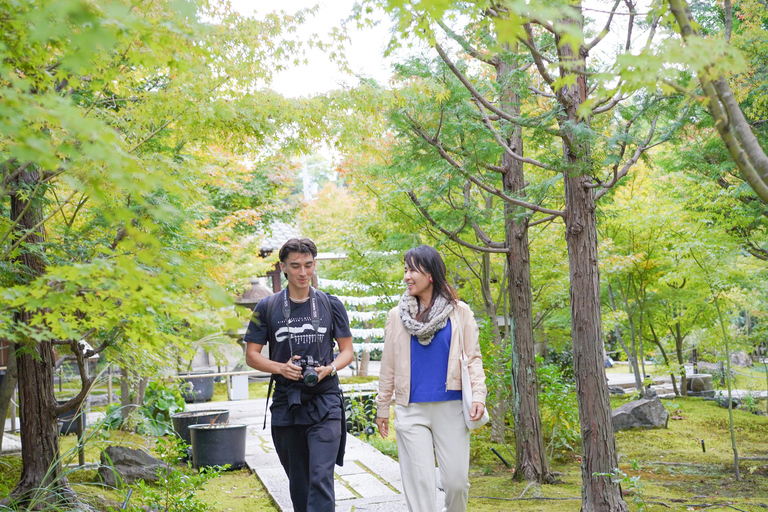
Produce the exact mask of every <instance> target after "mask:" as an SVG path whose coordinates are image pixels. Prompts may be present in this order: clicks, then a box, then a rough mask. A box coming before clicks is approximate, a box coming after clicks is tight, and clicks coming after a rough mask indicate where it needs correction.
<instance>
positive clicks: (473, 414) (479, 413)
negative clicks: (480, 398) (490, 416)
mask: <svg viewBox="0 0 768 512" xmlns="http://www.w3.org/2000/svg"><path fill="white" fill-rule="evenodd" d="M484 412H485V406H484V405H483V404H481V403H480V402H472V408H471V409H470V410H469V419H471V420H472V421H477V420H479V419H480V418H482V417H483V413H484Z"/></svg>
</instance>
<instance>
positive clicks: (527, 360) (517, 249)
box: [497, 58, 555, 483]
mask: <svg viewBox="0 0 768 512" xmlns="http://www.w3.org/2000/svg"><path fill="white" fill-rule="evenodd" d="M500 61H501V63H500V64H499V67H498V75H497V79H498V80H499V81H500V82H501V86H502V94H501V107H502V109H503V110H505V111H506V112H509V113H510V114H512V115H513V116H517V115H519V114H520V99H519V98H518V96H517V94H516V92H515V89H514V85H515V84H514V83H512V80H513V78H512V76H513V73H514V71H515V70H516V69H517V61H516V59H514V58H510V59H500ZM505 128H506V130H505V131H506V133H507V137H508V138H507V145H508V146H509V147H510V148H512V149H513V150H514V151H515V152H516V153H517V154H518V155H520V156H522V155H523V136H522V129H521V128H520V127H519V126H507V127H505ZM502 167H503V168H504V169H506V172H505V173H504V177H503V182H504V191H505V192H506V193H507V194H509V195H511V196H516V197H525V176H524V171H523V164H522V162H520V161H519V160H516V159H514V158H512V157H511V156H510V155H509V154H507V153H506V152H505V153H504V156H503V157H502ZM524 213H525V212H523V211H520V208H516V207H515V206H514V205H511V204H509V203H505V205H504V219H505V221H504V222H505V226H504V228H505V239H506V240H505V241H506V245H507V248H508V249H509V253H507V272H508V273H509V274H508V277H507V282H508V283H509V304H510V314H511V316H512V322H513V325H512V337H511V338H512V339H511V344H512V415H513V417H514V423H515V453H516V464H515V479H516V480H531V481H536V482H545V483H552V482H554V481H555V478H554V476H553V475H552V474H551V473H550V470H549V461H548V460H547V455H546V453H547V452H546V450H545V448H544V439H543V436H542V428H541V415H540V414H539V385H538V382H537V379H536V359H535V351H534V340H533V295H532V292H531V267H530V255H529V252H528V216H527V215H525V214H524Z"/></svg>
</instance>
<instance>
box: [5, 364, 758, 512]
mask: <svg viewBox="0 0 768 512" xmlns="http://www.w3.org/2000/svg"><path fill="white" fill-rule="evenodd" d="M742 370H744V369H743V368H740V369H739V371H742ZM747 371H749V372H754V373H755V374H756V377H757V378H762V379H764V378H765V374H763V373H760V372H759V371H756V370H755V369H747ZM368 380H370V379H368ZM344 381H345V382H346V383H349V382H365V381H367V380H360V379H359V378H349V379H344ZM761 382H764V380H763V381H761ZM217 389H218V390H219V396H222V395H223V396H224V397H226V390H225V389H224V386H223V384H221V385H217ZM249 389H250V393H251V398H254V397H256V396H259V395H263V396H266V383H252V384H250V386H249ZM214 400H216V399H215V398H214ZM628 400H630V398H629V397H625V396H619V397H612V398H611V405H612V407H614V408H616V407H618V406H619V405H622V404H624V403H626V402H627V401H628ZM662 403H663V404H664V405H665V406H666V407H667V409H668V410H669V412H670V414H671V416H672V417H675V418H677V419H670V421H669V425H668V428H667V429H659V430H637V431H628V432H618V433H617V434H616V443H617V448H618V453H619V468H620V469H621V471H623V472H624V473H626V475H627V480H625V481H624V483H623V484H622V489H623V491H624V492H625V493H628V495H627V496H626V497H625V499H626V501H627V503H628V504H629V507H630V510H631V511H632V512H636V511H638V510H639V507H640V506H641V505H644V506H645V508H644V510H647V511H662V510H664V511H667V510H679V511H687V510H695V509H701V508H706V509H707V510H711V511H725V510H734V508H733V507H735V508H736V509H737V510H742V511H758V510H760V511H764V510H766V509H767V508H768V461H765V460H762V461H742V463H741V464H740V468H741V472H742V480H741V481H736V480H735V478H734V475H733V452H732V450H731V441H730V434H729V431H728V410H727V409H725V408H722V407H720V406H718V405H717V404H715V403H714V402H711V401H704V400H702V399H700V398H677V399H674V400H664V401H663V402H662ZM761 408H762V409H763V410H764V409H765V403H763V404H761ZM734 421H735V426H736V439H737V443H738V449H739V453H740V455H742V456H766V455H768V417H765V416H756V415H753V414H750V413H748V412H746V411H743V410H735V411H734ZM509 432H510V433H509V435H508V438H507V440H506V444H496V443H491V441H490V428H489V427H485V428H483V429H481V430H480V431H476V432H475V433H473V436H472V445H471V454H472V466H471V470H470V482H471V484H472V487H471V489H470V502H469V508H468V510H471V511H472V512H491V511H507V510H515V511H523V512H528V511H530V512H533V511H537V512H561V511H562V512H570V511H573V512H577V511H578V510H580V508H581V501H580V500H581V469H580V464H579V454H578V453H577V454H569V453H564V454H560V455H561V458H562V460H560V461H555V462H553V463H552V469H553V470H554V471H556V472H557V474H558V478H559V479H560V483H558V484H556V485H546V486H531V487H528V484H527V483H519V482H515V481H514V480H513V479H512V477H513V471H512V470H510V469H508V468H506V467H505V466H504V465H503V464H502V462H501V461H500V460H499V459H498V458H497V457H496V456H495V455H494V454H493V453H492V452H491V448H492V447H494V448H496V450H497V451H499V452H500V453H501V454H502V456H504V458H505V459H507V460H508V461H509V462H511V463H513V464H514V445H515V442H514V437H513V433H512V432H511V429H510V431H509ZM394 435H395V434H394V421H390V436H389V438H388V439H386V440H382V439H381V438H380V437H378V436H372V437H371V438H370V439H369V442H370V443H371V444H372V445H373V446H375V447H376V448H378V449H379V450H381V451H382V452H383V453H385V454H386V455H389V456H391V457H393V458H395V459H396V458H397V446H396V444H395V442H394ZM701 440H704V446H705V448H706V451H705V452H704V451H702V447H701ZM112 443H114V444H120V445H123V446H133V447H141V448H144V449H147V450H150V451H151V450H153V448H154V442H153V440H152V439H150V438H145V437H142V436H138V435H136V434H129V433H124V432H120V431H112V432H109V433H105V434H101V433H100V434H97V435H93V436H92V437H91V440H90V441H89V443H88V445H87V447H86V460H88V461H96V460H98V455H99V452H100V450H101V449H102V448H103V447H105V446H107V445H109V444H112ZM74 445H75V437H74V436H67V437H63V438H61V446H62V452H64V451H66V450H68V449H71V448H72V447H74ZM73 457H74V460H76V455H74V456H73ZM20 471H21V463H20V459H19V458H18V457H4V458H0V496H2V495H4V494H7V492H9V491H10V490H11V489H12V488H13V485H14V484H15V482H16V481H18V477H19V474H20ZM68 478H69V479H70V482H71V483H72V485H73V486H74V487H75V488H76V490H77V491H78V492H80V493H82V494H84V495H87V496H91V497H92V498H94V499H97V498H98V500H100V501H101V500H107V501H109V502H112V503H120V502H122V501H123V500H124V496H125V493H124V491H115V490H108V489H103V488H101V487H98V486H96V485H94V484H93V482H94V479H95V472H94V471H93V470H87V471H82V470H76V471H72V472H71V473H69V474H68ZM631 478H633V479H635V483H631V482H630V480H629V479H631ZM524 492H525V494H524V496H523V497H524V498H529V499H524V500H517V499H516V498H518V497H520V496H521V494H523V493H524ZM197 496H198V497H200V498H201V499H203V500H205V501H206V502H207V503H209V504H212V506H213V510H216V511H239V510H243V511H245V510H247V511H255V512H273V511H276V510H277V508H276V507H275V506H274V504H273V503H272V501H271V499H270V498H269V496H268V494H267V493H266V491H265V489H264V488H263V486H262V485H261V483H260V482H259V480H258V479H257V478H256V477H254V476H252V475H250V474H249V473H248V472H247V471H234V472H225V473H223V474H222V475H221V476H219V477H217V478H215V479H213V480H211V481H210V482H208V483H207V484H205V486H204V487H203V489H201V490H199V491H198V492H197ZM139 498H140V497H139V496H137V495H136V493H134V496H133V499H132V500H131V504H132V505H138V504H140V502H141V500H140V499H139ZM530 498H550V499H546V500H542V499H530ZM763 505H764V506H763ZM102 510H104V508H103V507H102Z"/></svg>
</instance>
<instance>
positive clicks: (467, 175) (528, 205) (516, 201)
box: [408, 117, 565, 217]
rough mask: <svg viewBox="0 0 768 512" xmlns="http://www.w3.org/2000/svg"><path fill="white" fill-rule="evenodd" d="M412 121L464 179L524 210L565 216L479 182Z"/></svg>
mask: <svg viewBox="0 0 768 512" xmlns="http://www.w3.org/2000/svg"><path fill="white" fill-rule="evenodd" d="M408 119H409V120H410V121H411V125H410V126H411V130H413V131H414V132H415V133H416V134H417V135H419V136H420V137H421V138H422V139H424V140H425V141H426V142H427V143H428V144H430V145H431V146H433V147H434V148H435V149H437V151H438V153H440V156H442V157H443V159H444V160H445V161H447V162H448V163H449V164H451V165H452V166H453V167H454V168H455V169H456V170H458V171H459V172H461V173H462V174H463V175H464V177H465V178H466V179H468V180H470V181H472V183H474V184H475V185H477V186H478V187H480V188H481V189H483V190H485V191H486V192H489V193H491V194H493V195H495V196H497V197H500V198H501V199H504V200H505V201H507V202H509V203H511V204H514V205H516V206H522V207H523V208H528V209H529V210H533V211H536V212H541V213H547V214H550V215H558V216H560V217H564V216H565V212H562V211H560V210H550V209H549V208H543V207H541V206H539V205H537V204H533V203H529V202H527V201H522V200H520V199H516V198H514V197H511V196H509V195H507V194H505V193H504V192H503V191H502V190H500V189H498V188H496V187H492V186H490V185H487V184H485V183H483V182H482V181H480V180H478V179H477V177H475V176H473V175H472V174H471V173H470V172H468V171H467V170H466V169H465V168H464V167H463V166H462V165H461V164H459V163H458V162H457V161H456V160H455V159H454V158H453V157H452V156H451V155H450V154H449V153H448V152H447V151H445V149H443V146H442V144H441V143H440V142H439V141H436V140H433V139H431V138H430V137H429V135H427V134H426V133H424V130H422V129H421V128H420V127H419V126H418V124H416V123H415V121H413V120H412V119H411V118H410V117H409V118H408Z"/></svg>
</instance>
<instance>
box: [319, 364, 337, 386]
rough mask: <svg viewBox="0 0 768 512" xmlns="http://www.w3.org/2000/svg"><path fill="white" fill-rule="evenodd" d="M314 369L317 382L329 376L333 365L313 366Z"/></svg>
mask: <svg viewBox="0 0 768 512" xmlns="http://www.w3.org/2000/svg"><path fill="white" fill-rule="evenodd" d="M315 371H316V372H317V382H320V381H321V380H323V379H324V378H326V377H329V376H330V375H331V372H332V371H333V366H331V365H328V366H318V367H317V368H315Z"/></svg>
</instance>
